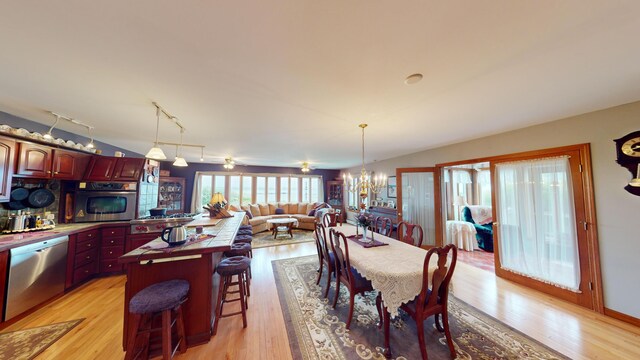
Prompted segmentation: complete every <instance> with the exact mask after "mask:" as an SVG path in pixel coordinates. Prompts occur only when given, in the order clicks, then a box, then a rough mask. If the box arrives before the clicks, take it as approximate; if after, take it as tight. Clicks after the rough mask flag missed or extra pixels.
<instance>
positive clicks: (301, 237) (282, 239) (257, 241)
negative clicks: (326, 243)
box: [251, 229, 315, 249]
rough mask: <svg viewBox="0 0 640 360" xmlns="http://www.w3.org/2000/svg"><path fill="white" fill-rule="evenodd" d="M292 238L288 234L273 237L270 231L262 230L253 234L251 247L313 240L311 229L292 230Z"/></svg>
mask: <svg viewBox="0 0 640 360" xmlns="http://www.w3.org/2000/svg"><path fill="white" fill-rule="evenodd" d="M292 232H293V238H291V237H290V236H289V235H288V234H282V235H278V237H277V238H276V239H274V238H273V234H272V233H271V231H263V232H260V233H257V234H253V241H252V242H251V247H252V248H254V249H258V248H262V247H269V246H278V245H291V244H299V243H304V242H310V241H315V240H314V237H313V231H309V230H295V229H294V230H293V231H292Z"/></svg>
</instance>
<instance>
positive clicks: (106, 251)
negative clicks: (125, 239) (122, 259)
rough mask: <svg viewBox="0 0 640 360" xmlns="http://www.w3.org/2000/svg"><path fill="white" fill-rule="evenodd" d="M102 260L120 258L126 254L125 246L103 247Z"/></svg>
mask: <svg viewBox="0 0 640 360" xmlns="http://www.w3.org/2000/svg"><path fill="white" fill-rule="evenodd" d="M100 254H101V255H102V256H101V259H102V260H106V259H117V258H118V257H119V256H122V255H123V254H124V247H123V246H103V247H102V250H101V251H100Z"/></svg>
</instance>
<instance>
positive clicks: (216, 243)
mask: <svg viewBox="0 0 640 360" xmlns="http://www.w3.org/2000/svg"><path fill="white" fill-rule="evenodd" d="M244 216H245V213H244V212H236V213H233V216H232V217H230V218H226V219H208V218H207V217H199V218H196V219H194V221H193V222H191V223H189V224H187V225H186V226H187V227H188V228H193V227H194V226H196V225H197V226H203V232H202V233H203V234H204V235H213V237H212V238H209V239H206V240H204V241H201V242H197V243H194V244H185V245H183V246H178V247H175V248H174V249H172V251H171V252H164V251H161V250H151V249H143V247H144V246H147V245H161V244H165V243H164V242H163V241H162V239H160V238H159V237H158V238H157V239H155V240H152V241H151V242H149V243H147V244H145V245H144V246H141V247H139V248H137V249H134V250H132V251H130V252H128V253H126V254H124V255H122V256H121V257H120V258H119V259H118V262H120V263H123V264H126V263H131V262H137V261H142V260H154V259H162V258H176V257H181V256H189V255H197V254H206V253H212V252H222V251H226V250H229V249H231V244H232V243H233V240H234V239H235V237H236V234H237V232H238V228H239V226H240V224H241V223H242V220H243V219H244ZM192 224H193V225H192Z"/></svg>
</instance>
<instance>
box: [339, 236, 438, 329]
mask: <svg viewBox="0 0 640 360" xmlns="http://www.w3.org/2000/svg"><path fill="white" fill-rule="evenodd" d="M334 229H336V230H337V231H340V232H342V233H343V234H345V236H348V235H355V233H356V228H355V226H353V225H349V224H344V225H342V226H337V227H335V228H334ZM327 235H328V234H327ZM374 238H375V239H376V240H378V241H382V242H385V243H388V244H389V245H387V246H379V247H374V248H365V247H363V246H361V245H360V244H357V243H356V242H354V241H351V240H347V241H348V243H349V245H348V246H349V259H350V261H351V266H353V267H355V268H356V270H357V271H358V272H359V273H360V274H361V275H362V276H364V277H365V278H367V279H368V280H371V284H372V285H373V288H374V289H376V290H378V291H380V293H381V294H382V300H383V301H384V303H385V305H386V307H387V309H388V310H389V313H390V314H391V316H392V317H395V316H397V315H398V309H399V308H400V305H402V304H404V303H407V302H409V301H411V300H413V299H414V298H415V297H416V296H417V295H418V294H419V293H420V290H422V268H423V266H424V258H425V256H426V255H427V251H426V250H424V249H421V248H418V247H415V246H412V245H408V244H405V243H403V242H401V241H398V240H395V239H392V238H389V237H386V236H382V235H380V234H375V237H374ZM431 262H432V264H431V266H430V267H429V269H430V270H431V269H432V268H435V267H436V263H437V256H432V258H431Z"/></svg>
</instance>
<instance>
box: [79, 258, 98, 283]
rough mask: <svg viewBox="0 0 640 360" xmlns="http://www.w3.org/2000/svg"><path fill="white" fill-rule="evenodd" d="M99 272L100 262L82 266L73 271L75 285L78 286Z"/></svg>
mask: <svg viewBox="0 0 640 360" xmlns="http://www.w3.org/2000/svg"><path fill="white" fill-rule="evenodd" d="M97 272H98V262H97V261H94V262H91V263H88V264H86V265H84V266H81V267H79V268H77V269H75V270H74V271H73V283H74V284H77V283H79V282H81V281H83V280H86V279H88V278H90V277H91V276H93V275H95V274H96V273H97Z"/></svg>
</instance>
